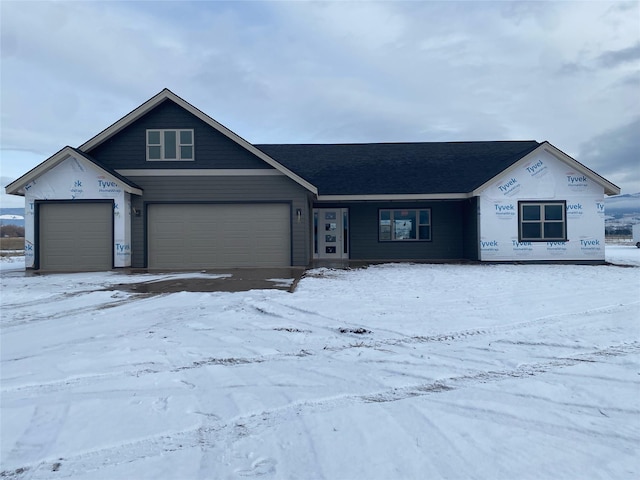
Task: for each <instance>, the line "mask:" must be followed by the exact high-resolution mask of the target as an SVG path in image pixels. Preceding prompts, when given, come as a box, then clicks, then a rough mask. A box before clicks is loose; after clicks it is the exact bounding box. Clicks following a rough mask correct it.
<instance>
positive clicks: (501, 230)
mask: <svg viewBox="0 0 640 480" xmlns="http://www.w3.org/2000/svg"><path fill="white" fill-rule="evenodd" d="M603 199H604V188H603V187H602V186H600V185H598V184H596V183H595V182H594V181H593V180H592V179H590V178H589V177H587V176H585V175H583V174H582V173H578V172H577V171H575V170H573V169H572V168H571V167H570V166H569V165H568V164H567V163H565V162H563V161H561V160H559V159H558V158H556V157H555V156H553V155H552V154H550V153H548V152H546V151H540V152H538V153H537V154H536V156H535V157H533V158H529V159H526V160H522V161H520V162H518V163H517V164H516V165H515V166H514V168H513V169H510V170H509V171H507V172H505V174H504V175H502V176H500V177H499V178H498V179H497V180H496V181H495V182H494V183H492V184H491V185H489V186H488V187H486V188H485V189H484V190H483V191H482V192H480V238H479V239H478V244H477V248H478V250H479V252H480V260H483V261H546V260H550V261H565V260H566V261H576V260H577V261H604V258H605V257H604V200H603ZM519 200H542V201H544V200H559V201H561V200H566V202H567V208H566V219H567V238H568V241H567V242H523V243H520V242H519V241H518V201H519Z"/></svg>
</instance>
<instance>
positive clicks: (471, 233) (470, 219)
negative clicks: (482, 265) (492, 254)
mask: <svg viewBox="0 0 640 480" xmlns="http://www.w3.org/2000/svg"><path fill="white" fill-rule="evenodd" d="M463 211H464V257H465V258H467V259H469V260H478V245H479V243H478V197H472V198H470V199H469V200H466V201H465V202H464V210H463Z"/></svg>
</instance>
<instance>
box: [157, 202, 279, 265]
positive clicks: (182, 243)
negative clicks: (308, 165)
mask: <svg viewBox="0 0 640 480" xmlns="http://www.w3.org/2000/svg"><path fill="white" fill-rule="evenodd" d="M147 213H148V230H147V238H148V266H149V268H155V269H194V268H195V269H200V268H211V267H228V268H233V267H283V266H289V265H290V264H291V233H290V232H291V221H290V218H291V214H290V207H289V205H288V204H275V203H274V204H271V203H269V204H152V205H149V207H148V210H147Z"/></svg>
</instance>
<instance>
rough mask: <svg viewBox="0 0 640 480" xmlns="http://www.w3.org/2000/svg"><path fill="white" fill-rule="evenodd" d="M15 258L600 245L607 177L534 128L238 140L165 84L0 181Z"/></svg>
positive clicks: (429, 255)
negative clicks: (16, 229) (513, 132)
mask: <svg viewBox="0 0 640 480" xmlns="http://www.w3.org/2000/svg"><path fill="white" fill-rule="evenodd" d="M6 192H7V193H9V194H14V195H22V196H24V197H25V200H26V215H25V237H26V238H25V254H26V266H27V267H28V268H32V269H40V270H46V271H83V270H84V271H86V270H108V269H111V268H114V267H140V268H149V269H203V268H213V267H272V266H306V265H308V264H310V263H311V262H312V261H313V260H314V259H318V260H363V261H367V260H370V261H381V260H383V261H386V260H389V261H391V260H393V261H398V260H404V261H410V260H416V261H425V260H427V261H457V260H461V259H469V260H479V261H491V262H493V261H508V262H512V261H518V262H520V261H568V262H586V263H598V262H603V261H604V202H603V199H604V195H615V194H618V193H619V192H620V189H619V188H618V187H617V186H615V185H614V184H612V183H611V182H609V181H607V180H606V179H605V178H603V177H601V176H600V175H598V174H597V173H595V172H593V171H592V170H590V169H589V168H587V167H586V166H584V165H582V164H580V163H579V162H577V161H576V160H574V159H573V158H571V157H569V156H568V155H566V154H565V153H563V152H562V151H560V150H559V149H557V148H556V147H554V146H553V145H551V144H549V143H547V142H542V143H539V142H537V141H499V142H437V143H379V144H337V145H253V144H251V143H249V142H248V141H246V140H244V139H243V138H241V137H240V136H238V135H237V134H235V133H234V132H232V131H230V130H229V129H227V128H226V127H224V126H223V125H221V124H219V123H218V122H216V121H215V120H214V119H213V118H211V117H209V116H208V115H206V114H205V113H203V112H202V111H200V110H199V109H197V108H196V107H194V106H193V105H191V104H190V103H188V102H186V101H185V100H183V99H182V98H180V97H178V96H177V95H175V94H174V93H172V92H171V91H169V90H167V89H165V90H163V91H161V92H160V93H158V94H157V95H155V96H154V97H153V98H151V99H150V100H148V101H147V102H145V103H144V104H142V105H141V106H139V107H138V108H136V109H135V110H133V111H132V112H131V113H129V114H128V115H126V116H124V117H123V118H121V119H120V120H118V121H117V122H115V123H114V124H113V125H111V126H110V127H108V128H106V129H105V130H103V131H102V132H100V133H98V134H97V135H96V136H95V137H93V138H91V139H89V140H88V141H87V142H85V143H84V144H82V145H80V146H79V147H77V148H73V147H64V148H63V149H62V150H60V151H59V152H57V153H56V154H54V155H53V156H51V157H50V158H48V159H47V160H45V161H44V162H43V163H41V164H40V165H38V166H37V167H36V168H34V169H33V170H31V171H29V172H27V173H26V174H25V175H23V176H22V177H21V178H19V179H17V180H16V181H14V182H13V183H11V184H10V185H8V186H7V187H6Z"/></svg>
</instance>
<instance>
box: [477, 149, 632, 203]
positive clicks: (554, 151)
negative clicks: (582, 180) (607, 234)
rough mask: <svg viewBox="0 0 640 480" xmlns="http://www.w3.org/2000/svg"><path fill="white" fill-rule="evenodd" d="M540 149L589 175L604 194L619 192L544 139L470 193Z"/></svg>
mask: <svg viewBox="0 0 640 480" xmlns="http://www.w3.org/2000/svg"><path fill="white" fill-rule="evenodd" d="M540 151H545V152H547V153H549V154H551V155H552V156H553V157H555V158H556V159H558V160H560V161H561V162H563V163H565V164H566V165H567V166H568V167H570V168H572V169H575V170H576V171H578V172H580V173H582V174H583V175H586V176H587V177H589V178H590V179H591V180H593V181H594V182H595V183H596V184H598V185H600V186H601V187H603V188H604V193H605V195H618V194H619V193H620V187H618V186H617V185H615V184H613V183H611V182H610V181H609V180H607V179H606V178H604V177H602V176H601V175H598V174H597V173H596V172H594V171H593V170H591V169H590V168H589V167H586V166H585V165H583V164H582V163H580V162H578V161H577V160H576V159H574V158H572V157H570V156H569V155H567V154H566V153H564V152H563V151H562V150H560V149H558V148H556V147H554V146H553V145H551V144H550V143H549V142H547V141H544V142H542V143H541V144H540V145H539V146H538V147H537V148H535V149H533V150H532V151H530V152H529V153H527V154H526V155H525V156H523V157H522V158H520V159H518V161H517V162H514V163H513V164H512V165H511V166H510V167H509V168H507V169H505V170H504V171H502V172H499V173H498V174H496V175H494V176H492V177H491V178H490V179H488V180H487V181H486V182H484V183H483V184H482V185H480V186H478V187H477V188H475V189H474V190H473V192H472V194H473V195H478V194H479V193H480V192H481V191H482V190H484V189H485V188H487V187H488V186H489V185H491V184H492V183H493V182H495V181H496V179H497V177H498V176H501V175H504V174H508V173H509V171H511V170H513V169H515V168H517V167H518V165H521V164H522V163H525V162H527V161H528V160H529V159H530V158H531V157H534V156H535V155H537V154H538V152H540Z"/></svg>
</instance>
